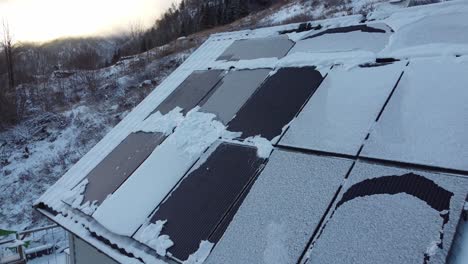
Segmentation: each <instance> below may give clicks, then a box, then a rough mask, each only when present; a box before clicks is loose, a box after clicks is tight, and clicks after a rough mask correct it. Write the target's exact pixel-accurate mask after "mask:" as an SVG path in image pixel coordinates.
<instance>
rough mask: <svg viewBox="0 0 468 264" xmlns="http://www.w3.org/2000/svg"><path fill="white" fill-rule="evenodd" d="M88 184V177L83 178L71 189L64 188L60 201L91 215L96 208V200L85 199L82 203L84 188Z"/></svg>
mask: <svg viewBox="0 0 468 264" xmlns="http://www.w3.org/2000/svg"><path fill="white" fill-rule="evenodd" d="M87 185H88V179H85V180H83V181H82V182H81V183H80V184H79V185H78V186H76V187H75V188H73V189H71V190H66V191H65V193H64V195H63V198H62V201H64V202H65V203H67V204H69V205H70V206H71V207H73V208H75V209H78V210H80V211H82V212H83V213H85V214H87V215H92V214H93V213H94V211H96V209H97V208H98V203H97V201H93V202H91V201H87V202H86V203H84V204H82V203H83V199H84V195H83V194H84V192H85V190H86V186H87Z"/></svg>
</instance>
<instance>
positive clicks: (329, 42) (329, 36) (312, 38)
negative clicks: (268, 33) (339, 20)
mask: <svg viewBox="0 0 468 264" xmlns="http://www.w3.org/2000/svg"><path fill="white" fill-rule="evenodd" d="M391 35H392V30H391V29H390V28H389V27H388V26H387V25H386V24H383V23H374V24H368V25H355V26H348V27H340V28H330V29H324V30H322V31H321V32H318V33H317V32H316V31H313V32H311V33H309V34H308V35H306V36H304V37H303V38H302V40H300V41H298V42H296V45H294V47H293V48H292V49H291V51H290V52H289V54H292V53H296V52H312V53H317V52H338V51H353V50H367V51H372V52H379V51H381V50H382V49H384V48H385V46H386V45H387V43H388V41H389V38H390V36H391Z"/></svg>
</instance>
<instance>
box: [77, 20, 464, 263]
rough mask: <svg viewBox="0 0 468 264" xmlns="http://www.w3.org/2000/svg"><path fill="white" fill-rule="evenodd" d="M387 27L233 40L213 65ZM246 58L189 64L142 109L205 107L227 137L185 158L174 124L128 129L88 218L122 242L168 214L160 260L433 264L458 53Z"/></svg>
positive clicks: (458, 173) (449, 174) (449, 153)
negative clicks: (355, 60)
mask: <svg viewBox="0 0 468 264" xmlns="http://www.w3.org/2000/svg"><path fill="white" fill-rule="evenodd" d="M393 34H394V32H393V30H392V29H391V28H390V27H389V26H387V25H386V24H383V23H369V24H359V25H352V26H346V27H332V28H321V27H317V28H315V29H311V30H309V31H308V32H303V33H302V37H301V38H300V39H299V40H297V41H292V40H290V39H289V38H288V35H286V34H282V35H279V36H274V37H271V36H270V37H265V38H254V39H241V40H236V41H232V42H231V43H232V44H231V45H230V46H229V47H227V48H226V49H225V50H224V52H221V53H220V54H221V55H220V56H219V57H218V58H217V60H216V61H215V60H213V63H214V64H213V65H215V62H220V61H221V62H223V61H232V62H236V61H248V60H253V61H255V60H258V59H262V58H278V59H281V58H283V57H287V56H288V55H293V54H296V55H297V54H306V53H311V54H313V53H319V52H327V53H332V52H344V51H349V50H354V49H359V50H362V51H372V52H379V51H381V50H383V49H384V48H385V47H386V45H387V43H388V41H389V39H390V38H391V36H392V35H393ZM354 40H356V41H354ZM392 45H396V44H395V43H392ZM252 65H256V66H250V67H248V69H236V68H230V69H223V70H219V69H212V67H211V66H212V65H206V66H207V67H206V68H207V69H206V70H199V71H194V72H191V73H190V74H188V75H187V76H188V77H187V78H186V79H185V80H184V81H183V82H181V84H180V85H179V86H178V87H177V88H176V89H175V90H174V91H173V92H172V93H171V94H170V95H168V96H167V97H166V98H165V100H164V101H162V103H161V104H159V105H155V106H154V110H153V111H152V112H151V114H150V116H151V115H156V114H158V115H166V114H168V113H170V112H172V111H177V109H179V111H180V113H181V114H182V115H184V116H186V118H187V119H189V118H190V117H189V115H188V113H190V112H193V111H195V112H199V113H201V114H214V115H215V118H216V120H218V121H220V122H221V123H222V124H223V125H225V126H226V129H227V130H228V131H230V132H237V135H238V136H236V137H235V138H229V139H227V138H223V136H221V137H220V138H218V140H216V142H215V143H213V144H210V145H209V146H207V147H206V148H204V149H203V150H202V151H194V152H192V153H190V154H186V153H185V154H184V153H180V152H179V151H178V148H179V147H180V145H181V144H184V145H190V144H195V143H193V142H195V141H196V139H195V138H190V135H186V134H183V133H182V132H181V131H182V129H181V128H180V126H183V124H184V123H183V122H182V124H181V125H179V126H176V127H175V128H174V130H173V131H171V132H169V133H166V134H163V133H142V132H137V133H133V134H130V135H129V136H128V137H127V138H126V139H125V140H124V141H122V142H121V143H120V145H118V146H117V147H116V148H115V149H114V150H113V151H112V152H111V153H110V154H109V155H108V156H107V157H106V158H104V159H103V160H102V161H101V162H100V163H99V164H98V165H97V166H96V167H95V168H94V169H93V170H92V171H91V172H90V173H89V174H88V175H87V177H86V179H87V180H88V184H87V186H86V189H85V192H84V199H83V201H82V204H85V203H86V202H95V203H97V206H98V207H97V210H96V212H94V214H93V215H92V217H93V218H94V219H95V220H97V221H98V222H99V223H100V224H101V225H102V226H104V227H105V228H107V230H109V231H111V232H113V233H115V234H117V235H119V236H124V237H130V238H136V236H140V235H141V232H143V229H142V227H143V226H144V225H145V224H151V223H153V224H155V223H157V222H158V221H165V220H167V222H166V224H165V225H164V227H163V229H162V231H161V234H164V235H168V236H169V237H170V239H171V240H172V242H173V243H174V245H173V246H172V247H170V248H169V249H168V256H167V257H169V258H171V259H172V260H175V261H180V262H181V261H184V260H186V259H188V258H189V257H190V255H192V254H194V253H195V252H196V251H197V249H198V247H199V245H200V243H201V242H202V241H209V242H211V243H213V244H214V246H213V248H212V249H211V254H210V255H209V257H208V259H207V260H206V261H207V263H213V264H214V263H402V262H404V263H442V262H445V260H446V258H447V256H448V255H449V250H450V248H451V245H452V242H453V239H454V236H455V232H456V230H457V226H458V223H459V220H460V215H461V213H462V211H463V206H464V203H465V200H466V197H467V190H468V163H467V162H466V157H468V133H467V131H468V123H467V120H468V118H467V117H468V108H467V105H468V104H466V100H467V99H468V89H467V87H466V83H468V79H467V78H468V77H467V76H468V75H467V74H466V73H467V72H468V62H467V61H466V60H460V59H459V58H458V57H457V56H450V57H431V58H410V59H401V60H394V59H388V58H386V59H380V60H377V61H375V62H373V63H367V64H360V65H351V66H350V65H347V64H346V63H344V64H342V65H339V64H334V65H332V66H330V67H329V66H323V65H322V66H321V65H307V66H303V65H296V66H294V65H287V66H280V65H276V66H273V67H267V66H265V64H262V63H261V62H260V63H258V64H252ZM215 68H216V67H215ZM148 117H149V116H148ZM148 117H146V118H147V119H148ZM194 135H196V133H194ZM187 137H188V138H187ZM253 137H261V138H263V139H266V140H267V141H269V142H271V144H272V145H273V151H272V153H271V154H270V155H267V156H261V155H259V154H258V153H259V152H260V151H261V149H260V148H261V146H258V145H257V146H256V145H255V144H254V143H252V138H253ZM180 142H182V143H180ZM167 164H176V165H177V166H176V169H172V168H171V169H167V168H166V167H167ZM76 188H78V186H77V187H76ZM134 190H138V192H135V191H134ZM106 197H107V198H106ZM116 204H117V205H119V206H118V207H116ZM109 214H111V215H113V216H115V219H110V220H109V218H108V217H107V216H108V215H109ZM132 241H133V240H132ZM135 243H136V241H135ZM147 246H149V247H150V246H151V245H149V244H148V245H147Z"/></svg>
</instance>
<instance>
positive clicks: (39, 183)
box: [0, 49, 192, 230]
mask: <svg viewBox="0 0 468 264" xmlns="http://www.w3.org/2000/svg"><path fill="white" fill-rule="evenodd" d="M191 52H192V50H191V49H189V50H187V51H183V52H180V53H176V54H174V55H170V56H167V57H163V58H152V57H150V56H151V54H149V55H148V54H142V55H140V56H137V57H136V58H134V59H131V60H125V61H122V62H120V63H118V64H117V65H114V66H112V67H109V68H104V69H101V70H98V71H93V72H85V71H82V72H81V71H79V72H75V73H74V74H72V75H71V76H68V77H66V78H59V77H55V76H54V75H52V76H51V77H50V78H49V79H48V80H47V86H44V87H43V86H42V85H27V86H22V87H21V88H22V89H24V90H25V91H26V93H27V94H28V95H30V99H29V101H28V102H26V103H27V106H26V107H27V111H29V112H31V113H33V114H31V116H33V117H31V118H29V119H27V120H25V121H24V122H22V123H20V124H18V125H17V126H15V127H13V128H11V129H9V130H7V131H4V132H0V201H1V204H2V205H1V207H0V219H2V220H1V221H0V229H7V230H24V229H26V228H32V227H37V226H43V225H46V223H47V220H46V219H45V218H43V217H42V216H40V215H39V214H38V213H37V212H35V211H34V210H33V209H32V204H33V201H34V200H35V199H37V198H38V197H39V195H41V194H42V193H44V192H45V190H46V189H47V188H48V187H50V186H51V185H52V184H53V183H54V182H56V181H57V180H58V178H60V177H61V176H62V175H63V174H64V173H65V172H66V171H67V170H68V169H69V168H70V167H71V166H72V165H73V164H74V163H75V162H76V161H78V160H79V159H80V158H81V157H82V156H83V155H84V154H86V152H88V150H89V149H91V148H92V147H93V146H94V145H95V144H96V143H97V142H98V141H99V140H100V139H101V138H102V137H103V136H104V135H105V134H106V133H107V132H108V131H109V130H110V129H111V128H112V127H114V126H115V125H116V124H117V123H118V122H119V121H120V120H121V119H122V118H123V117H125V116H126V114H127V113H128V111H129V110H131V109H132V108H133V107H134V106H136V105H137V104H138V103H139V102H140V101H141V100H142V99H143V98H144V97H145V96H146V95H147V94H148V93H149V92H151V91H152V90H153V89H154V88H155V87H156V86H157V85H158V84H159V83H160V82H161V81H162V80H163V79H164V78H165V77H166V76H167V75H168V74H169V73H171V72H172V70H174V69H175V68H176V67H177V66H178V65H180V63H181V62H182V61H183V60H185V58H186V57H187V56H188V55H189V54H190V53H191ZM147 57H149V59H148V58H147ZM85 75H88V76H91V77H92V78H93V81H94V82H95V83H96V86H97V89H96V91H90V89H87V87H88V86H89V83H87V82H82V81H81V79H83V78H87V77H85ZM38 86H39V87H38ZM37 89H39V93H46V94H47V95H46V96H49V97H53V96H54V94H55V92H56V91H60V89H64V100H65V101H66V102H65V103H64V105H66V106H62V105H52V106H51V107H50V108H51V109H50V111H44V110H43V107H42V106H41V105H39V103H38V100H34V98H35V94H36V93H38V90H37ZM74 96H78V97H79V98H80V99H79V100H77V101H76V102H75V101H73V97H74Z"/></svg>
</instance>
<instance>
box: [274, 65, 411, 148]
mask: <svg viewBox="0 0 468 264" xmlns="http://www.w3.org/2000/svg"><path fill="white" fill-rule="evenodd" d="M405 65H406V62H396V63H393V64H389V65H383V66H379V67H355V68H353V69H346V68H345V67H340V66H335V67H334V68H333V69H332V70H331V71H330V72H329V73H328V75H327V77H326V78H325V79H324V81H323V82H322V84H321V85H320V87H319V88H318V89H317V91H316V92H315V93H314V95H313V96H312V98H311V99H310V100H309V102H308V103H307V104H306V106H305V107H304V109H303V110H302V111H301V113H300V114H299V116H298V117H297V118H296V119H295V120H294V121H293V122H292V124H291V127H290V128H289V129H288V131H287V132H286V134H285V135H284V137H283V139H282V140H281V142H280V145H285V146H292V147H296V148H304V149H310V150H318V151H326V152H334V153H340V154H348V155H356V154H357V153H358V151H359V149H360V147H361V145H362V144H363V142H364V139H365V137H366V135H367V133H368V132H369V130H370V128H371V127H372V125H373V124H374V122H375V119H376V118H377V116H378V115H379V112H380V111H381V109H382V107H383V106H384V104H385V101H386V100H387V98H388V96H389V95H390V93H391V91H392V89H393V87H394V86H395V85H396V83H397V81H398V78H399V77H400V75H401V73H402V71H403V68H404V67H405Z"/></svg>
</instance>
